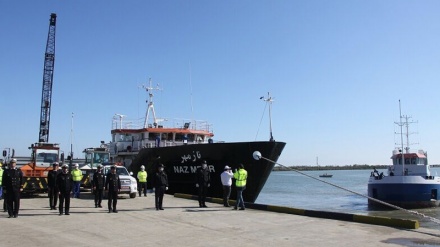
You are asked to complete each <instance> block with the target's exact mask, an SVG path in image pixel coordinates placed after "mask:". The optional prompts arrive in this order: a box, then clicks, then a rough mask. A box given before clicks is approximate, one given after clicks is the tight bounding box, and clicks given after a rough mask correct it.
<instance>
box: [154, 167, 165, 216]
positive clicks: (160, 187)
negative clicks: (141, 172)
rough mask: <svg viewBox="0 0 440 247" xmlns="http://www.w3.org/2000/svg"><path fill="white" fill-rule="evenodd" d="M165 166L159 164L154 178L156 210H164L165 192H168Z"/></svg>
mask: <svg viewBox="0 0 440 247" xmlns="http://www.w3.org/2000/svg"><path fill="white" fill-rule="evenodd" d="M163 169H164V165H163V164H159V165H158V166H157V172H156V173H155V174H154V176H153V179H152V180H153V181H152V183H153V187H154V197H155V204H156V210H163V207H162V202H163V196H164V194H165V191H166V190H168V176H167V174H166V173H165V172H164V171H163Z"/></svg>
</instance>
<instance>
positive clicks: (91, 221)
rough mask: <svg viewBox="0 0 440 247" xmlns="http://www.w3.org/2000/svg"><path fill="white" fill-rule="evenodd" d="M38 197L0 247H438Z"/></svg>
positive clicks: (197, 211)
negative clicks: (53, 205)
mask: <svg viewBox="0 0 440 247" xmlns="http://www.w3.org/2000/svg"><path fill="white" fill-rule="evenodd" d="M48 204H49V202H48V199H47V198H44V197H38V198H27V199H22V200H21V209H20V214H19V217H18V218H7V216H8V215H7V213H3V212H2V213H0V224H1V226H0V227H1V231H0V236H1V239H2V240H1V242H0V246H14V247H16V246H77V247H79V246H81V247H82V246H222V247H223V246H266V247H267V246H350V247H352V246H354V245H357V246H375V247H377V246H439V245H440V231H438V230H434V229H426V228H423V226H422V227H420V228H418V229H415V230H407V229H400V228H393V227H387V226H377V225H370V224H362V223H356V222H347V221H339V220H330V219H322V218H314V217H307V216H299V215H291V214H283V213H274V212H267V211H262V210H254V209H246V210H245V211H236V210H232V208H225V207H223V206H222V205H220V204H216V203H207V205H208V208H199V207H198V202H197V201H194V200H188V199H182V198H176V197H174V196H171V195H166V196H165V198H164V208H165V210H163V211H156V209H155V207H154V194H148V197H137V198H135V199H129V198H128V197H122V198H120V199H119V201H118V210H119V213H107V212H108V211H107V208H106V206H107V201H104V202H103V206H104V208H95V207H94V202H93V199H92V198H91V196H85V195H84V194H83V196H82V198H81V199H72V201H71V210H70V213H71V214H70V215H62V216H59V215H58V211H57V210H49V207H48Z"/></svg>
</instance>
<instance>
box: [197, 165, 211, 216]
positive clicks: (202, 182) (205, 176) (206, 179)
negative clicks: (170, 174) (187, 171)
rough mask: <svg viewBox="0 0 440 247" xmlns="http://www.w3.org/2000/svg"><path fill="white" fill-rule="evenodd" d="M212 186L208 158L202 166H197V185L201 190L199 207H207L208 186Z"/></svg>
mask: <svg viewBox="0 0 440 247" xmlns="http://www.w3.org/2000/svg"><path fill="white" fill-rule="evenodd" d="M210 186H211V175H210V172H209V168H208V164H207V163H206V160H204V161H203V162H202V166H201V167H199V168H197V171H196V187H197V188H198V190H199V207H201V208H202V207H203V208H207V206H206V204H205V201H206V193H207V192H208V188H209V187H210Z"/></svg>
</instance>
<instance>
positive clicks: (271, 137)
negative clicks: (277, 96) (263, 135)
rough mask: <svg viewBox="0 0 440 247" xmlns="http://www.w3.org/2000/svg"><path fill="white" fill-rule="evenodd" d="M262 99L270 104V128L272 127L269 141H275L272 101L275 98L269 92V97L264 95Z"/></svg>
mask: <svg viewBox="0 0 440 247" xmlns="http://www.w3.org/2000/svg"><path fill="white" fill-rule="evenodd" d="M260 99H262V100H264V101H266V104H267V103H268V104H269V129H270V139H269V141H271V142H273V141H275V140H274V139H273V135H272V102H273V101H274V98H272V97H271V96H270V93H269V92H267V98H264V96H263V97H260Z"/></svg>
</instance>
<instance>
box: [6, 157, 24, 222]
mask: <svg viewBox="0 0 440 247" xmlns="http://www.w3.org/2000/svg"><path fill="white" fill-rule="evenodd" d="M16 164H17V160H16V159H12V160H11V162H10V163H9V169H7V170H5V171H4V172H3V176H2V183H3V188H4V190H5V191H6V200H7V201H6V204H7V208H8V214H9V218H12V217H14V218H17V217H18V211H19V210H20V193H21V191H23V187H22V185H23V173H22V172H21V170H20V169H18V168H17V167H16Z"/></svg>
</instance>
